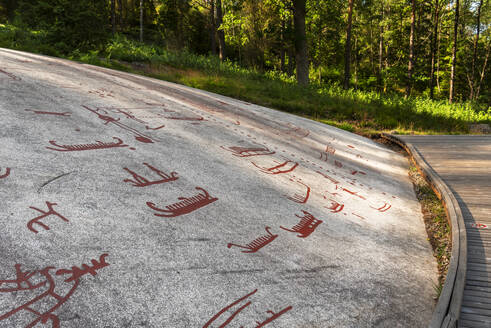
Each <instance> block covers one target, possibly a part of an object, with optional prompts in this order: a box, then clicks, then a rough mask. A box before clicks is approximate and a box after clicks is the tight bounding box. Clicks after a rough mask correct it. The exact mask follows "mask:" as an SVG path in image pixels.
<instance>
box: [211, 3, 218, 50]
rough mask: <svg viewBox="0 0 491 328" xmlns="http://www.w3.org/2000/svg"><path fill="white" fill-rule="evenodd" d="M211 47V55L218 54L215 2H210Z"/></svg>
mask: <svg viewBox="0 0 491 328" xmlns="http://www.w3.org/2000/svg"><path fill="white" fill-rule="evenodd" d="M210 6H211V7H210V47H211V54H212V55H216V54H217V39H216V35H217V26H216V24H215V0H210Z"/></svg>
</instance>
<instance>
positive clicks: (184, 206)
mask: <svg viewBox="0 0 491 328" xmlns="http://www.w3.org/2000/svg"><path fill="white" fill-rule="evenodd" d="M195 189H196V190H201V191H202V192H203V193H204V194H200V193H198V194H197V195H196V196H193V197H189V198H187V197H179V198H177V199H179V200H180V201H179V202H177V203H174V204H171V205H167V206H166V207H165V208H166V209H165V210H164V209H161V208H158V207H157V206H155V204H154V203H151V202H147V206H148V207H150V208H151V209H153V210H155V211H158V212H162V214H160V213H154V215H155V216H161V217H166V218H170V217H175V216H180V215H183V214H187V213H191V212H193V211H195V210H197V209H199V208H201V207H203V206H206V205H208V204H211V203H213V202H214V201H217V200H218V198H215V197H211V196H210V194H208V192H207V191H206V190H204V189H203V188H200V187H196V188H195Z"/></svg>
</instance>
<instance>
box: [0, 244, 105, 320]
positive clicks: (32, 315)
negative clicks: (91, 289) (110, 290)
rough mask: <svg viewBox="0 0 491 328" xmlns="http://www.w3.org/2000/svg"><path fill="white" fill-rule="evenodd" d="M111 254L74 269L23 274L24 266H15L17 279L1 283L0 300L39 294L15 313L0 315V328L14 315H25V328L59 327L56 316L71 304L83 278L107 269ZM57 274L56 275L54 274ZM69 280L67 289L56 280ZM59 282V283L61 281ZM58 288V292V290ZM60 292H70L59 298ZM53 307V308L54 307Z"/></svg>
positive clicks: (11, 310)
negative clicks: (5, 297) (25, 293)
mask: <svg viewBox="0 0 491 328" xmlns="http://www.w3.org/2000/svg"><path fill="white" fill-rule="evenodd" d="M107 256H108V254H102V255H101V256H100V257H99V260H95V259H93V260H91V265H87V264H82V266H81V268H80V267H76V266H73V267H72V268H71V269H61V270H56V271H54V270H55V268H54V267H52V266H49V267H46V268H44V269H41V270H36V271H32V272H30V271H24V272H23V271H22V269H21V265H20V264H16V265H15V274H16V277H15V278H14V279H7V280H0V296H1V295H2V294H3V293H11V294H13V295H16V294H17V293H18V292H28V291H32V292H33V294H34V293H35V292H38V294H37V295H33V297H32V298H31V299H30V300H28V301H27V302H25V303H24V304H22V305H20V306H17V307H15V308H13V309H11V308H8V309H7V310H4V311H8V312H5V313H2V312H0V325H1V322H2V321H3V320H6V319H8V318H10V317H13V316H15V315H19V316H20V315H25V316H26V321H27V320H29V321H30V322H29V323H28V324H27V326H26V328H32V327H35V326H38V324H43V325H46V324H48V322H49V323H51V327H52V328H59V327H60V319H59V318H58V316H57V315H56V314H54V312H55V311H56V310H57V309H58V308H59V307H60V306H62V305H63V304H64V303H66V302H67V301H68V299H69V298H70V297H71V296H72V295H73V294H74V293H75V291H76V290H77V288H78V286H79V284H80V278H81V277H82V276H84V275H86V274H91V275H92V276H95V275H96V274H97V270H100V269H102V268H105V267H107V266H108V265H109V263H107V262H106V261H105V258H106V257H107ZM53 271H54V273H53ZM66 275H68V277H67V279H65V280H64V283H67V284H71V285H69V287H68V289H67V288H62V287H64V286H58V285H59V283H58V282H57V279H56V276H66ZM58 280H59V279H58ZM57 287H59V288H57ZM61 290H68V291H67V292H65V293H64V294H62V295H60V294H59V292H60V291H61ZM47 304H49V306H50V307H47V306H46V305H47ZM53 304H54V305H53Z"/></svg>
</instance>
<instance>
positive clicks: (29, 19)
mask: <svg viewBox="0 0 491 328" xmlns="http://www.w3.org/2000/svg"><path fill="white" fill-rule="evenodd" d="M17 12H18V13H19V20H20V25H21V26H22V25H24V26H27V27H29V28H32V29H38V30H43V31H45V32H46V41H47V42H48V43H49V44H51V45H54V46H55V48H57V49H58V50H60V51H61V52H62V53H68V52H70V51H72V50H73V49H76V48H80V49H83V50H88V49H91V48H94V45H97V44H99V43H101V42H103V41H105V40H106V37H107V35H108V32H107V31H108V28H107V26H108V24H107V13H108V11H107V4H105V3H104V2H101V1H71V0H23V1H20V2H19V8H18V11H17Z"/></svg>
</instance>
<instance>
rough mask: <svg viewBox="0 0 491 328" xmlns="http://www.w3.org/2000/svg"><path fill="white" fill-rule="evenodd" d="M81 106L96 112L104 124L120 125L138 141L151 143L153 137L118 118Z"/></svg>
mask: <svg viewBox="0 0 491 328" xmlns="http://www.w3.org/2000/svg"><path fill="white" fill-rule="evenodd" d="M82 107H83V108H85V109H86V110H88V111H90V112H92V113H94V114H96V115H97V116H98V117H99V119H101V120H103V121H104V122H105V123H104V125H107V124H109V123H112V124H114V125H116V126H118V127H120V128H121V129H124V130H126V131H129V132H131V133H132V134H133V135H135V140H137V141H139V142H143V143H153V139H152V138H150V137H149V136H147V135H145V134H143V133H141V132H139V131H138V130H136V129H133V128H132V127H129V126H128V125H126V124H123V123H121V122H119V118H118V119H115V118H114V117H111V116H108V115H103V114H100V113H99V112H98V110H96V109H92V108H90V107H88V106H85V105H82Z"/></svg>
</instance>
